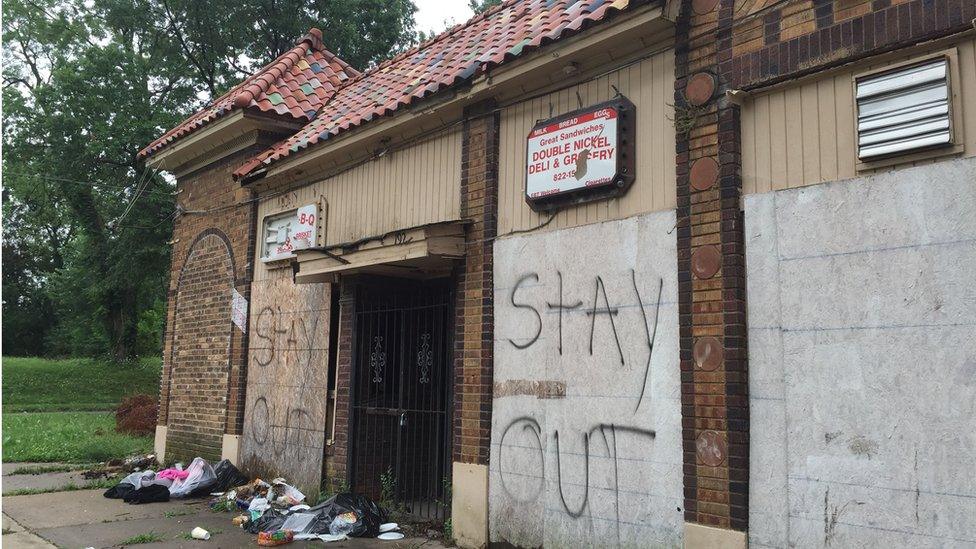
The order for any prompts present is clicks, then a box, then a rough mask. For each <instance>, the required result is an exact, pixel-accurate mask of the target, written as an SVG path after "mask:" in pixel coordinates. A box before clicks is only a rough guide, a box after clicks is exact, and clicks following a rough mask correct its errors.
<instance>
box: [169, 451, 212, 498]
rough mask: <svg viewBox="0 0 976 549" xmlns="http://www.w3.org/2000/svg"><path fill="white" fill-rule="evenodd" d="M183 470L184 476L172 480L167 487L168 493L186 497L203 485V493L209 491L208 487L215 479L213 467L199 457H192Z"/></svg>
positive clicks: (177, 496)
mask: <svg viewBox="0 0 976 549" xmlns="http://www.w3.org/2000/svg"><path fill="white" fill-rule="evenodd" d="M177 468H178V467H177ZM185 472H186V477H185V478H183V479H180V480H175V481H173V485H172V486H170V488H169V493H170V495H171V496H173V497H174V498H181V497H186V496H188V495H189V494H190V493H191V492H193V491H194V490H196V489H197V488H200V487H205V488H204V489H205V490H206V491H205V492H204V493H207V492H210V487H211V486H213V484H214V483H215V482H216V481H217V474H216V473H214V468H213V467H211V466H210V464H209V463H207V461H206V460H205V459H203V458H200V457H198V458H193V461H192V462H190V466H189V467H187V468H186V471H185Z"/></svg>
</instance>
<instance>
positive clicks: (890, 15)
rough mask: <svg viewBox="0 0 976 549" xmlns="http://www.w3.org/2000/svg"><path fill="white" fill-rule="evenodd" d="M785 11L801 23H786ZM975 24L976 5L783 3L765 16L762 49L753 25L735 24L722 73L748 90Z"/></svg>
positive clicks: (952, 1)
mask: <svg viewBox="0 0 976 549" xmlns="http://www.w3.org/2000/svg"><path fill="white" fill-rule="evenodd" d="M787 10H789V11H790V13H791V15H790V18H792V19H794V20H798V21H803V22H802V23H798V24H796V25H791V24H790V23H787V22H786V21H787V19H786V18H784V17H783V13H784V12H786V11H787ZM811 12H812V13H811ZM974 18H976V2H973V0H873V1H872V0H855V1H852V2H832V1H829V0H814V1H813V2H806V3H805V4H803V3H801V2H798V1H793V2H785V3H784V4H783V7H779V8H778V9H775V10H771V11H769V12H766V13H765V14H763V20H762V23H763V35H764V37H765V40H764V41H763V43H762V45H761V46H759V44H758V43H757V42H756V41H755V40H751V37H752V33H751V32H750V31H749V29H748V28H747V27H749V26H751V25H755V23H754V22H753V21H752V20H751V19H749V18H744V19H743V20H742V21H739V22H737V23H736V27H735V49H736V55H735V56H734V57H729V58H728V59H724V60H722V63H721V65H720V66H721V71H720V72H722V73H724V74H727V75H728V80H727V82H728V83H729V84H730V86H731V88H732V89H744V90H749V89H753V88H757V87H761V86H767V85H771V84H775V83H777V82H780V81H783V80H788V79H791V78H797V77H799V76H803V75H806V74H810V73H814V72H817V71H821V70H823V69H826V68H830V67H835V66H839V65H841V64H845V63H850V62H851V61H855V60H858V59H863V58H865V57H869V56H872V55H877V54H880V53H884V52H887V51H891V50H895V49H898V48H902V47H905V46H908V45H911V44H917V43H920V42H925V41H928V40H933V39H937V38H941V37H943V36H948V35H951V34H954V33H959V32H963V31H967V30H969V29H971V25H972V23H971V21H972V20H973V19H974Z"/></svg>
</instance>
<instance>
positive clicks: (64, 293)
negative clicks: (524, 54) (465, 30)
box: [2, 0, 416, 360]
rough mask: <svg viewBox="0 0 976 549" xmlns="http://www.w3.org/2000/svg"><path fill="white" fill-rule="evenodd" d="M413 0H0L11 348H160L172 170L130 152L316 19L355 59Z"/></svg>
mask: <svg viewBox="0 0 976 549" xmlns="http://www.w3.org/2000/svg"><path fill="white" fill-rule="evenodd" d="M415 9H416V8H415V7H414V5H413V3H412V1H411V0H317V1H312V2H301V3H300V2H297V1H293V0H283V1H282V0H277V1H275V2H270V3H269V2H267V1H266V0H241V1H237V2H233V3H231V2H228V1H226V0H215V1H210V2H199V1H195V0H8V1H6V2H3V12H2V15H3V61H4V67H3V105H4V112H3V145H4V154H3V176H4V186H5V188H4V193H3V221H4V234H3V236H4V241H3V260H4V273H3V282H4V288H3V318H4V328H5V329H4V335H3V341H4V346H5V350H7V351H8V352H9V351H14V352H16V353H18V354H19V353H24V354H35V353H40V352H45V353H48V354H110V355H111V356H112V357H114V358H116V359H119V360H122V359H125V358H128V357H130V356H132V355H133V354H135V353H139V352H155V353H158V352H159V350H160V349H159V342H160V341H161V338H159V333H160V331H161V323H162V319H163V318H164V316H165V315H164V314H163V311H164V310H165V298H166V294H165V290H166V286H167V280H168V268H169V246H168V245H167V241H168V240H169V238H170V235H171V234H172V220H173V216H174V204H173V196H172V191H173V185H172V181H170V180H169V179H167V178H166V177H164V176H163V175H161V174H159V173H155V172H154V171H152V170H150V169H148V168H147V167H146V166H145V165H143V163H141V162H140V161H139V159H138V158H137V157H136V154H137V152H138V151H139V150H140V149H141V148H142V147H143V146H145V145H146V144H148V143H149V142H150V141H152V140H153V139H154V138H155V137H157V136H158V135H160V134H161V133H162V132H163V131H165V130H166V129H168V128H170V127H172V126H174V125H175V124H177V123H178V122H179V121H180V120H182V119H183V118H185V117H186V116H187V115H189V114H190V113H192V112H193V111H194V110H196V109H198V108H200V107H201V106H202V105H204V104H206V103H207V102H209V101H210V100H211V99H212V98H213V97H215V96H216V95H218V94H220V93H222V92H223V91H226V90H227V89H229V87H230V86H233V85H235V84H236V83H237V82H239V81H240V80H241V79H242V78H244V77H245V76H246V75H247V74H250V73H251V72H253V71H254V70H256V69H257V68H259V67H260V66H263V65H264V64H266V63H268V62H270V61H271V60H272V59H274V58H275V57H277V56H278V55H280V54H281V53H283V52H284V51H286V50H288V49H289V48H291V47H292V46H293V44H294V42H295V39H296V38H297V37H299V36H301V35H303V34H304V33H305V32H307V31H308V29H309V28H310V27H312V26H318V27H320V28H322V29H323V31H324V34H325V41H326V43H327V47H329V48H330V49H331V50H332V51H334V52H335V53H336V54H337V55H339V56H340V57H342V58H343V59H346V60H347V61H348V62H349V63H350V64H352V65H353V66H357V67H360V68H364V67H367V66H369V65H371V64H374V63H375V62H377V61H378V60H380V59H382V58H384V57H387V56H388V55H389V54H390V53H391V52H393V51H397V50H399V49H401V48H404V47H406V46H407V45H409V44H410V43H411V41H412V40H413V37H414V33H413V13H414V11H415Z"/></svg>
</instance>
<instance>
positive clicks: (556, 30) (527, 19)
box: [234, 0, 642, 179]
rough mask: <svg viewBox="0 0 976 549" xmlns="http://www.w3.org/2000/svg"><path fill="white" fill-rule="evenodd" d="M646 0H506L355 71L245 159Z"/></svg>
mask: <svg viewBox="0 0 976 549" xmlns="http://www.w3.org/2000/svg"><path fill="white" fill-rule="evenodd" d="M639 3H642V2H640V0H508V1H506V2H504V3H503V4H502V5H500V6H496V7H494V8H492V9H490V10H488V11H486V12H485V13H483V14H480V15H477V16H475V17H473V18H472V19H471V20H469V21H468V22H467V23H464V24H462V25H458V26H455V27H454V28H451V29H449V30H448V31H446V32H444V33H442V34H440V35H438V36H436V37H435V38H433V39H432V40H430V41H428V42H425V43H423V44H421V45H420V46H418V47H416V48H414V49H412V50H410V51H407V52H405V53H403V54H401V55H398V56H396V57H394V58H393V59H390V60H388V61H384V62H383V63H381V64H380V65H378V66H377V67H376V68H374V69H372V70H369V71H367V72H365V73H363V74H362V75H360V76H358V77H356V78H353V79H351V80H350V81H349V82H347V83H346V84H345V85H343V86H342V88H340V89H339V91H338V92H337V93H336V94H335V96H334V97H333V98H332V99H331V100H329V102H328V104H327V105H326V106H325V108H323V109H322V110H321V111H320V112H319V114H318V115H317V116H316V118H315V119H314V120H312V121H311V122H309V123H308V124H306V125H305V127H304V128H302V129H301V130H300V131H299V132H298V133H296V134H295V135H293V136H291V137H289V138H288V139H285V140H283V141H281V142H279V143H278V144H276V145H275V146H274V147H272V148H271V149H268V150H267V151H265V152H263V153H261V154H260V155H258V156H256V157H254V158H252V159H251V160H249V161H247V163H245V164H244V165H243V166H241V167H240V168H238V169H237V170H236V171H235V172H234V177H236V178H238V179H240V178H243V177H245V176H247V175H248V174H249V173H251V172H253V171H255V170H256V169H258V168H259V167H261V166H267V165H269V164H271V163H273V162H275V161H277V160H279V159H281V158H284V157H286V156H289V155H291V154H294V153H297V152H298V151H300V150H302V149H305V148H308V147H310V146H312V145H314V144H316V143H318V142H321V141H325V140H327V139H329V138H330V137H333V136H335V135H337V134H339V133H341V132H344V131H346V130H349V129H351V128H354V127H356V126H359V125H361V124H364V123H366V122H369V121H370V120H373V119H375V118H379V117H381V116H384V115H387V114H390V113H393V112H394V111H396V110H397V109H398V108H400V107H401V106H405V105H409V104H410V103H411V102H413V101H414V100H418V99H422V98H424V97H427V96H429V95H431V94H434V93H436V92H437V91H439V90H441V89H444V88H447V87H450V86H453V85H455V84H458V83H459V82H463V81H465V80H469V79H471V78H472V77H473V76H475V75H477V74H479V73H483V72H485V71H486V70H488V69H489V68H492V67H494V66H497V65H501V64H502V63H505V62H506V61H509V60H511V59H514V58H516V57H518V56H519V55H520V54H523V53H525V52H527V51H530V50H531V49H534V48H538V47H540V46H543V45H545V44H548V43H550V42H554V41H556V40H559V39H560V38H564V37H566V36H568V35H570V34H572V33H574V32H576V31H579V30H581V29H583V28H584V27H585V26H587V25H589V24H592V23H596V22H599V21H601V20H603V19H606V18H607V17H608V16H609V15H610V14H611V13H613V12H616V11H623V10H625V9H627V8H628V7H630V6H632V5H636V4H639Z"/></svg>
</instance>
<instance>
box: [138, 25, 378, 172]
mask: <svg viewBox="0 0 976 549" xmlns="http://www.w3.org/2000/svg"><path fill="white" fill-rule="evenodd" d="M357 76H359V71H357V70H355V69H353V68H352V67H350V66H349V65H347V64H346V63H345V62H344V61H343V60H341V59H339V58H338V57H336V56H335V54H333V53H331V52H329V51H328V50H326V49H325V48H324V47H323V46H322V31H320V30H319V29H311V30H309V31H308V34H307V35H305V36H304V37H302V38H301V39H300V40H299V41H298V42H297V43H296V44H295V47H294V48H292V49H291V50H289V51H288V52H285V53H284V54H282V55H281V56H280V57H278V58H277V59H275V60H274V61H273V62H272V63H271V64H269V65H267V66H266V67H264V68H263V69H261V70H260V71H258V72H257V73H255V74H254V75H252V76H250V77H248V78H247V79H246V80H244V81H243V82H241V83H240V84H238V85H237V86H235V87H234V88H233V89H232V90H230V91H229V92H227V93H225V94H224V95H222V96H220V97H219V98H217V100H215V101H214V102H213V103H211V104H210V106H209V107H207V108H205V109H203V110H200V111H198V112H197V113H196V114H194V115H193V116H191V117H190V118H187V119H186V120H184V121H183V122H181V123H180V124H179V125H178V126H176V127H175V128H173V129H171V130H170V131H168V132H166V133H165V134H164V135H163V136H162V137H160V138H159V139H157V140H155V141H153V142H152V143H150V144H149V146H148V147H146V148H145V149H142V150H141V151H139V158H145V157H147V156H149V155H151V154H153V153H155V152H158V151H159V150H160V149H162V148H163V147H166V146H167V145H169V144H171V143H173V142H174V141H176V140H178V139H181V138H183V137H186V136H187V135H189V134H190V133H192V132H194V131H196V130H198V129H200V128H202V127H203V126H205V125H207V124H209V123H211V122H213V121H214V120H217V119H218V118H220V117H221V116H223V115H225V114H227V113H229V112H230V111H232V110H234V109H243V108H249V109H256V110H258V111H260V112H265V113H273V114H277V115H280V116H282V117H284V118H289V119H298V120H303V121H307V120H312V119H313V118H314V117H315V113H316V112H318V110H319V109H320V108H322V105H324V104H325V103H326V102H327V101H328V100H329V98H331V97H332V96H333V95H334V94H335V92H336V90H338V89H339V88H340V87H341V86H342V84H343V83H344V82H346V81H348V80H351V79H352V78H355V77H357Z"/></svg>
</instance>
